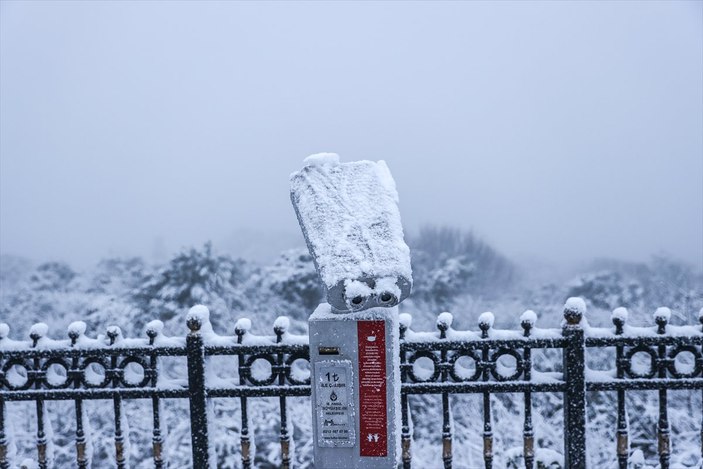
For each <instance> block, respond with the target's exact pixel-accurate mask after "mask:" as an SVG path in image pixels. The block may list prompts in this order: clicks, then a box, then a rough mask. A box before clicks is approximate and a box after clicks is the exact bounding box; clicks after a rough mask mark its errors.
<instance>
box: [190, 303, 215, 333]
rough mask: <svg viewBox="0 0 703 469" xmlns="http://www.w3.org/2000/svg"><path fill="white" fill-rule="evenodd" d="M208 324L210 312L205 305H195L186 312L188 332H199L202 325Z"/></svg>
mask: <svg viewBox="0 0 703 469" xmlns="http://www.w3.org/2000/svg"><path fill="white" fill-rule="evenodd" d="M209 322H210V310H209V309H208V307H207V306H205V305H195V306H193V307H192V308H190V309H189V310H188V315H187V316H186V325H187V326H188V329H190V332H192V333H195V332H199V331H200V329H201V328H202V327H203V325H205V324H207V323H209Z"/></svg>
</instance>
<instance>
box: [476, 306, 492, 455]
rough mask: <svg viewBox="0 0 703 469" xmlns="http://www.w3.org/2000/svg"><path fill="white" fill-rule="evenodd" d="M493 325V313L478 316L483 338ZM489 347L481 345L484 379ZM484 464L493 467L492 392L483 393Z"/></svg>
mask: <svg viewBox="0 0 703 469" xmlns="http://www.w3.org/2000/svg"><path fill="white" fill-rule="evenodd" d="M492 325H493V314H492V313H483V314H482V315H481V316H479V318H478V327H479V328H480V329H481V338H482V339H487V338H488V330H489V329H490V328H491V326H492ZM489 352H490V350H489V348H488V346H487V345H482V346H481V362H482V363H483V381H488V380H489V379H490V369H489V367H488V363H489V362H490V355H489ZM483 464H484V466H485V468H486V469H492V467H493V426H492V424H491V393H490V392H488V391H486V392H484V393H483Z"/></svg>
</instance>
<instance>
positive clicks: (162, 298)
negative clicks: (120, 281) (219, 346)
mask: <svg viewBox="0 0 703 469" xmlns="http://www.w3.org/2000/svg"><path fill="white" fill-rule="evenodd" d="M247 272H248V267H247V265H246V263H245V262H244V261H243V260H241V259H233V258H232V257H230V256H227V255H221V254H217V253H215V252H213V249H212V244H211V243H206V244H205V245H204V246H203V247H202V249H195V248H191V249H189V250H185V251H183V252H181V253H179V254H177V255H176V256H175V257H174V258H172V259H171V260H170V261H169V263H168V264H167V265H166V266H164V267H163V268H161V269H159V270H158V271H157V272H155V273H153V274H152V275H150V276H149V277H148V278H147V279H146V280H145V282H144V284H143V285H142V286H141V287H140V288H138V289H137V291H136V292H135V294H134V299H135V301H136V304H137V306H138V307H139V308H140V309H142V310H143V311H144V312H145V316H144V320H143V321H142V322H143V323H145V322H146V321H147V320H151V319H154V318H159V319H162V320H165V321H168V320H172V319H174V318H176V317H178V318H179V320H181V319H182V317H184V314H185V311H186V310H187V309H188V308H190V307H191V306H193V305H195V304H199V303H202V304H207V305H208V307H209V308H210V311H211V312H212V316H211V318H212V322H213V323H215V324H216V323H218V322H220V321H221V320H223V319H224V318H227V317H229V314H230V312H231V310H233V309H241V308H243V307H244V306H245V304H246V301H245V298H244V297H243V292H242V289H241V288H240V287H241V285H242V284H243V282H244V280H245V279H246V277H247Z"/></svg>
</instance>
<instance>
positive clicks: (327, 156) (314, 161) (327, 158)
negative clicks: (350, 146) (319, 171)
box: [303, 153, 339, 166]
mask: <svg viewBox="0 0 703 469" xmlns="http://www.w3.org/2000/svg"><path fill="white" fill-rule="evenodd" d="M303 163H305V165H306V166H319V165H324V164H339V155H338V154H336V153H315V154H314V155H310V156H308V157H307V158H305V159H304V160H303Z"/></svg>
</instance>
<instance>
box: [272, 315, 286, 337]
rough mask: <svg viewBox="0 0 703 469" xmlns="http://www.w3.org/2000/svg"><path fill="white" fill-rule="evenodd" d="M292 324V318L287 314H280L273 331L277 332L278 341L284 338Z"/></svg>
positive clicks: (274, 323)
mask: <svg viewBox="0 0 703 469" xmlns="http://www.w3.org/2000/svg"><path fill="white" fill-rule="evenodd" d="M289 326H290V319H288V317H287V316H278V317H277V318H276V320H275V321H274V322H273V332H274V333H275V334H276V341H277V342H280V341H281V340H282V339H283V335H284V334H285V333H286V331H288V327H289Z"/></svg>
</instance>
